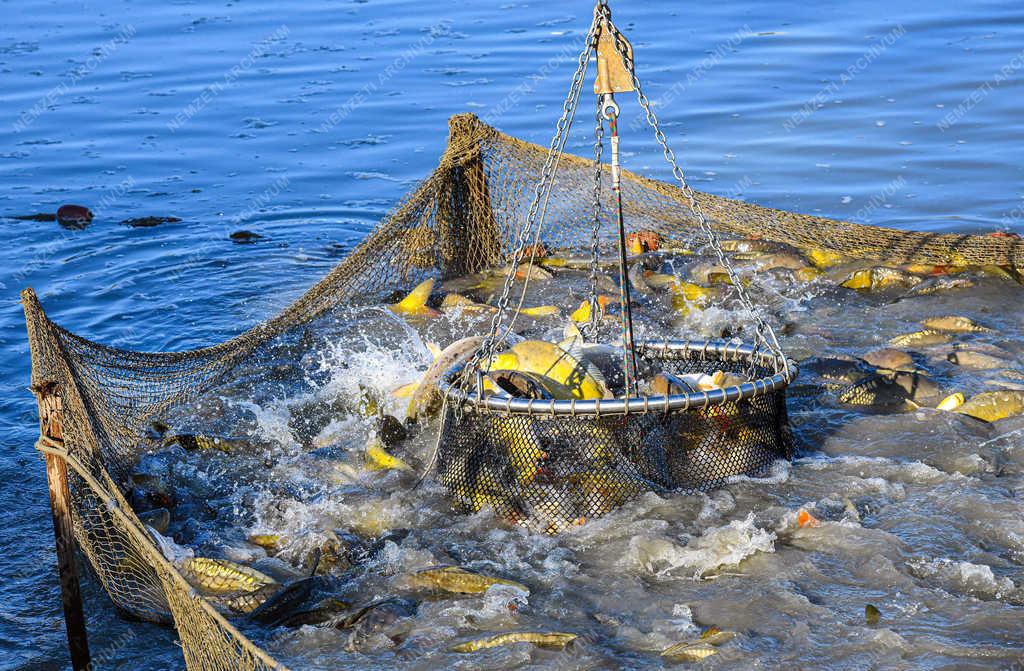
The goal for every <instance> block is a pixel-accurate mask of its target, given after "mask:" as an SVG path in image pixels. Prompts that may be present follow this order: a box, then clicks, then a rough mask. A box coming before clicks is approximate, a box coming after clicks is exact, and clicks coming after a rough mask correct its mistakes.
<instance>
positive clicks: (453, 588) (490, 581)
mask: <svg viewBox="0 0 1024 671" xmlns="http://www.w3.org/2000/svg"><path fill="white" fill-rule="evenodd" d="M406 583H407V584H408V585H409V586H410V587H412V588H413V589H426V590H430V591H434V592H444V593H446V594H483V593H484V592H486V591H487V590H488V589H490V588H491V587H493V586H494V585H508V586H510V587H514V588H516V589H518V590H521V591H523V592H526V593H527V594H529V592H530V588H529V587H527V586H526V585H523V584H522V583H518V582H515V581H514V580H506V579H505V578H496V577H494V576H489V575H484V574H482V573H474V572H473V571H467V570H466V569H464V568H461V567H459V566H432V567H430V568H425V569H422V570H420V571H416V572H415V573H412V574H409V575H408V576H407V577H406Z"/></svg>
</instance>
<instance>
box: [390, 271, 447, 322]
mask: <svg viewBox="0 0 1024 671" xmlns="http://www.w3.org/2000/svg"><path fill="white" fill-rule="evenodd" d="M433 290H434V280H433V278H431V279H429V280H424V281H423V282H421V283H420V284H419V285H417V286H416V288H415V289H413V290H412V291H411V292H409V295H408V296H406V297H405V298H403V299H402V300H401V301H399V302H397V303H395V304H394V305H392V306H390V307H391V311H392V312H394V313H396V314H400V315H407V316H410V317H437V316H438V315H439V314H440V313H439V312H438V311H437V310H435V309H434V308H432V307H428V306H427V300H428V299H429V298H430V292H431V291H433Z"/></svg>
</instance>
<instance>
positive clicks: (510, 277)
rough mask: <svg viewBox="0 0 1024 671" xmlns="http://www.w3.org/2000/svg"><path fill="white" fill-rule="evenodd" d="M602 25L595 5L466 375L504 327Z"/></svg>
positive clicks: (484, 355) (491, 345) (484, 356)
mask: <svg viewBox="0 0 1024 671" xmlns="http://www.w3.org/2000/svg"><path fill="white" fill-rule="evenodd" d="M599 25H600V23H599V22H598V11H597V10H596V9H595V12H594V20H593V22H592V23H591V25H590V30H589V31H588V32H587V40H586V46H585V47H584V49H583V51H582V52H581V53H580V57H579V62H578V63H577V67H576V73H575V74H574V75H573V79H572V85H571V86H570V87H569V93H568V95H567V96H566V99H565V101H564V102H563V104H562V116H561V117H560V118H559V120H558V123H557V124H556V125H555V136H554V137H553V138H552V140H551V145H550V146H549V147H548V154H547V158H546V159H545V161H544V166H543V167H542V168H541V175H540V181H539V182H538V183H537V186H536V187H535V188H534V193H533V200H532V201H531V202H530V209H529V211H528V213H527V215H526V222H525V223H524V224H523V226H522V227H521V228H520V230H519V233H518V235H517V238H516V245H515V247H514V249H513V253H512V263H511V269H510V271H509V272H508V273H507V274H506V276H505V284H504V286H503V288H502V292H501V296H500V297H499V299H498V305H497V311H496V312H495V313H494V316H493V317H492V318H491V327H490V331H489V333H488V335H487V338H486V339H485V340H484V342H483V344H482V345H481V347H480V350H479V351H478V352H477V353H476V355H475V356H474V357H473V359H472V360H470V362H469V363H468V364H467V366H466V367H465V369H464V370H465V372H466V374H467V375H468V374H470V372H471V371H475V370H477V369H478V368H479V365H480V362H481V361H483V360H486V359H487V358H489V357H490V355H491V354H492V353H493V351H492V350H493V347H494V343H495V340H496V339H497V337H498V332H499V330H500V328H501V325H502V322H503V321H504V318H505V313H506V311H507V310H508V303H509V296H510V294H511V291H512V284H513V281H514V279H515V275H516V269H517V268H518V267H519V264H520V263H521V262H522V260H523V256H524V252H525V249H526V241H527V240H528V239H529V236H530V232H531V230H532V229H533V226H534V224H535V219H536V217H537V212H538V210H539V208H540V203H541V201H542V200H544V195H545V194H546V193H549V192H550V190H551V187H552V185H553V182H554V179H553V176H554V175H553V173H554V169H555V165H556V163H557V158H558V157H559V156H560V155H561V153H562V149H563V148H564V147H565V142H566V140H567V139H568V134H569V127H570V126H571V125H572V123H571V119H572V118H573V116H575V113H576V106H577V104H578V102H579V98H580V94H581V92H582V91H583V78H584V76H585V75H586V71H587V65H588V64H589V62H590V57H591V54H592V53H593V51H594V48H595V43H596V37H597V34H598V27H599Z"/></svg>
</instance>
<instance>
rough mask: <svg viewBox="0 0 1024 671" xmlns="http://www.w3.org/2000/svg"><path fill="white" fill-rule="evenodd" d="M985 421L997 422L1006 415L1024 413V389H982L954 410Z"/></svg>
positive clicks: (1011, 415) (1012, 415) (1014, 415)
mask: <svg viewBox="0 0 1024 671" xmlns="http://www.w3.org/2000/svg"><path fill="white" fill-rule="evenodd" d="M954 412H958V413H960V414H962V415H970V416H971V417H974V418H975V419H980V420H982V421H985V422H997V421H999V420H1000V419H1006V418H1007V417H1016V416H1018V415H1021V414H1024V391H1020V390H1016V389H1002V390H999V391H984V392H982V393H980V394H976V395H974V396H972V397H971V398H970V399H968V401H967V402H966V403H964V404H963V405H961V406H960V407H959V408H957V409H956V410H954Z"/></svg>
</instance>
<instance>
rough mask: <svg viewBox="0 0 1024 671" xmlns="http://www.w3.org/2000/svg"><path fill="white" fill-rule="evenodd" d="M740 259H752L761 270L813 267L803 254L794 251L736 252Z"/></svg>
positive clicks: (795, 269)
mask: <svg viewBox="0 0 1024 671" xmlns="http://www.w3.org/2000/svg"><path fill="white" fill-rule="evenodd" d="M734 257H735V258H736V259H737V260H738V261H751V262H753V264H754V267H755V268H756V269H757V270H758V271H761V272H764V271H768V270H774V269H776V268H783V269H786V270H793V271H800V270H805V269H807V268H813V266H811V265H810V264H809V263H808V262H807V259H805V258H804V257H803V256H801V255H800V254H799V253H797V252H795V251H793V252H786V251H780V252H770V253H764V252H739V253H736V254H734Z"/></svg>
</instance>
